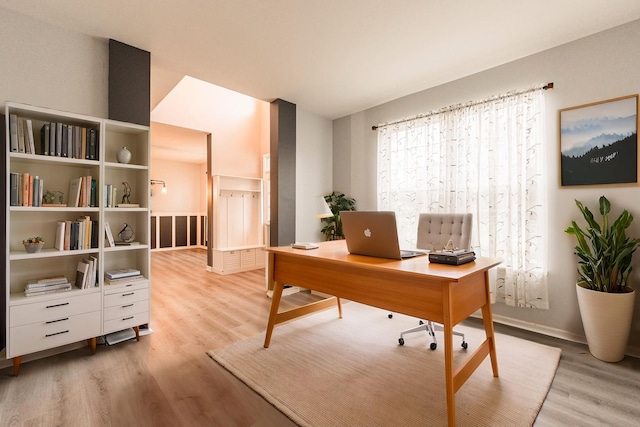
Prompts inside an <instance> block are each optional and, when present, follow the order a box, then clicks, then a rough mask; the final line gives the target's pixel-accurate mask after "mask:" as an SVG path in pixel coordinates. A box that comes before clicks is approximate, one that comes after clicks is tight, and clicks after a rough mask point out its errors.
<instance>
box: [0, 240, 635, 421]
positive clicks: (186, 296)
mask: <svg viewBox="0 0 640 427" xmlns="http://www.w3.org/2000/svg"><path fill="white" fill-rule="evenodd" d="M151 258H152V271H153V273H152V305H151V309H152V314H151V316H152V322H151V327H152V329H153V330H154V332H153V333H152V334H151V335H148V336H145V337H142V338H141V340H140V342H135V341H129V342H125V343H121V344H118V345H115V346H110V347H105V346H99V347H98V351H97V352H96V354H95V355H90V352H89V349H88V348H82V349H79V350H74V351H70V352H67V353H64V354H61V355H57V356H52V357H48V358H45V359H41V360H36V361H32V362H28V363H23V365H22V367H21V370H20V375H19V376H18V377H12V376H11V368H5V369H2V370H0V425H2V426H114V427H115V426H118V427H120V426H178V427H179V426H185V427H186V426H225V427H235V426H243V427H244V426H261V427H262V426H265V427H266V426H278V427H280V426H284V427H286V426H293V424H292V423H291V422H290V421H289V420H288V419H287V418H286V417H284V416H283V415H282V414H280V413H279V412H278V411H276V410H275V409H273V408H272V407H271V406H270V405H269V404H268V403H266V402H265V401H264V400H263V399H262V398H260V397H259V396H257V395H256V394H255V393H253V392H252V391H251V390H249V389H248V388H247V387H246V386H244V385H243V384H241V383H240V382H239V381H237V380H235V379H234V378H233V377H231V376H230V375H229V374H228V373H227V372H226V371H224V370H223V369H221V368H219V367H218V366H217V365H216V364H215V363H214V362H213V361H212V360H211V359H209V357H208V356H207V355H206V354H205V352H206V351H207V350H211V349H215V348H220V347H224V346H226V345H228V344H231V343H232V342H234V341H237V340H241V339H243V338H246V337H250V336H253V335H256V334H258V333H260V332H262V331H264V329H265V326H266V318H267V313H268V308H269V304H270V301H271V300H270V299H268V298H267V297H266V296H265V293H264V270H257V271H253V272H248V273H241V274H235V275H229V276H220V275H216V274H214V273H207V272H206V271H205V264H206V252H204V251H202V250H181V251H172V252H154V253H153V254H152V256H151ZM316 298H317V297H315V296H313V295H309V294H304V293H300V294H297V295H294V296H290V297H286V298H284V300H285V301H283V304H286V305H288V306H293V305H295V304H300V303H303V302H306V301H308V300H311V299H316ZM283 308H285V307H284V306H283ZM474 322H475V321H473V320H472V321H469V323H470V324H473V323H474ZM496 330H497V331H498V332H502V333H511V334H513V335H516V336H519V337H522V338H526V339H531V340H534V341H538V342H541V343H544V344H549V345H555V346H558V347H561V348H562V351H563V356H562V359H561V362H560V366H559V368H558V372H557V375H556V378H555V380H554V383H553V386H552V388H551V391H550V392H549V395H548V397H547V400H546V401H545V403H544V405H543V407H542V410H541V412H540V415H539V417H538V420H537V421H536V424H535V425H536V426H603V425H611V426H627V425H628V426H632V425H637V424H638V421H639V420H640V405H638V403H637V399H638V396H639V395H640V362H639V361H638V360H637V359H633V358H629V357H627V358H626V359H625V360H624V361H622V362H620V363H617V364H608V363H605V362H600V361H598V360H596V359H595V358H593V357H592V356H591V355H590V354H589V352H588V350H587V348H586V347H585V346H583V345H580V344H575V343H568V342H565V341H561V340H556V339H553V338H549V337H544V336H539V335H536V334H532V333H529V332H524V331H520V330H516V329H513V328H508V327H503V326H500V325H496ZM392 345H396V344H395V343H393V344H392ZM498 350H499V349H498Z"/></svg>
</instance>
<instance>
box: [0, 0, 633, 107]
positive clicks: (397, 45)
mask: <svg viewBox="0 0 640 427" xmlns="http://www.w3.org/2000/svg"><path fill="white" fill-rule="evenodd" d="M0 6H3V7H6V8H9V9H12V10H15V11H18V12H20V13H23V14H25V15H29V16H32V17H35V18H37V19H39V20H42V21H46V22H50V23H52V24H55V25H60V26H63V27H65V28H68V29H71V30H73V31H76V32H81V33H85V34H89V35H92V36H97V37H101V38H113V39H116V40H118V41H121V42H123V43H127V44H130V45H132V46H135V47H138V48H141V49H144V50H147V51H149V52H151V62H152V106H151V107H152V108H153V107H155V106H156V104H157V103H158V102H160V100H161V99H162V98H164V96H165V95H166V94H167V93H168V92H169V91H170V90H171V89H172V88H173V86H175V84H176V83H178V81H179V80H180V79H181V78H182V76H184V75H189V76H192V77H195V78H197V79H200V80H204V81H206V82H210V83H213V84H215V85H218V86H221V87H224V88H227V89H231V90H234V91H236V92H240V93H242V94H245V95H249V96H251V97H254V98H258V99H261V100H264V101H271V100H273V99H276V98H281V99H284V100H287V101H289V102H292V103H294V104H297V105H298V106H299V107H301V108H303V109H304V110H306V111H309V112H311V113H314V114H317V115H319V116H322V117H326V118H329V119H335V118H339V117H343V116H346V115H349V114H352V113H354V112H358V111H362V110H364V109H367V108H370V107H373V106H376V105H379V104H381V103H384V102H387V101H390V100H393V99H396V98H398V97H400V96H404V95H408V94H411V93H415V92H418V91H420V90H424V89H427V88H430V87H433V86H436V85H440V84H443V83H446V82H448V81H452V80H455V79H458V78H461V77H464V76H467V75H470V74H473V73H476V72H479V71H482V70H485V69H488V68H491V67H495V66H497V65H500V64H503V63H506V62H509V61H513V60H515V59H517V58H521V57H524V56H527V55H531V54H533V53H536V52H539V51H542V50H545V49H548V48H551V47H554V46H557V45H560V44H563V43H567V42H569V41H572V40H575V39H578V38H581V37H584V36H587V35H589V34H593V33H596V32H599V31H602V30H605V29H607V28H611V27H614V26H617V25H620V24H623V23H626V22H629V21H632V20H636V19H638V18H640V1H638V0H561V1H558V0H536V1H513V0H483V1H473V0H448V1H443V0H439V1H435V0H268V1H260V0H233V1H231V0H181V1H168V0H164V1H161V0H136V1H131V0H109V1H104V0H47V1H46V2H43V1H41V0H0Z"/></svg>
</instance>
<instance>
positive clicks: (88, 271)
mask: <svg viewBox="0 0 640 427" xmlns="http://www.w3.org/2000/svg"><path fill="white" fill-rule="evenodd" d="M97 283H98V258H97V257H95V256H93V255H92V256H89V257H87V258H84V259H81V260H80V261H78V267H77V268H76V283H75V285H76V288H79V289H88V288H94V287H95V286H96V285H97Z"/></svg>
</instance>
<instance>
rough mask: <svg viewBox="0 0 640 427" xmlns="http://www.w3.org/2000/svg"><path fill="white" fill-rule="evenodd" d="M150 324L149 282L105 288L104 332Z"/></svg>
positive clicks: (143, 281)
mask: <svg viewBox="0 0 640 427" xmlns="http://www.w3.org/2000/svg"><path fill="white" fill-rule="evenodd" d="M145 323H149V281H148V280H142V281H139V282H133V283H130V284H126V285H116V286H114V287H111V286H109V285H106V286H105V291H104V323H103V328H102V329H103V332H104V334H109V333H111V332H117V331H121V330H123V329H127V328H134V327H136V326H140V325H143V324H145Z"/></svg>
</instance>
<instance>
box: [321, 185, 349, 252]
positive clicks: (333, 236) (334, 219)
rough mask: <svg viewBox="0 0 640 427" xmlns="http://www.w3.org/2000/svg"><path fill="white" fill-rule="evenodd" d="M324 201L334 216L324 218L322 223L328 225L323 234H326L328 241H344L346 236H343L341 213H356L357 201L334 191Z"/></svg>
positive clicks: (323, 228) (323, 229)
mask: <svg viewBox="0 0 640 427" xmlns="http://www.w3.org/2000/svg"><path fill="white" fill-rule="evenodd" d="M324 200H325V201H326V202H327V205H329V208H330V209H331V213H333V216H330V217H328V218H322V221H323V222H325V223H326V225H325V226H324V227H322V230H321V231H322V234H324V237H325V239H326V240H339V239H344V234H342V221H341V220H340V211H355V210H356V207H355V205H356V201H355V199H353V198H351V197H347V196H345V195H344V194H343V193H339V192H336V191H334V192H332V193H331V194H329V195H327V196H324Z"/></svg>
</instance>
